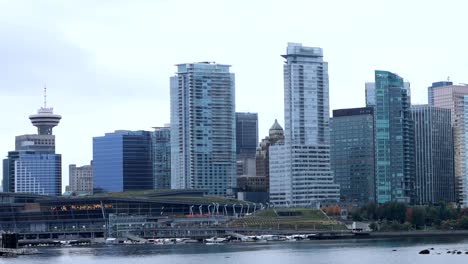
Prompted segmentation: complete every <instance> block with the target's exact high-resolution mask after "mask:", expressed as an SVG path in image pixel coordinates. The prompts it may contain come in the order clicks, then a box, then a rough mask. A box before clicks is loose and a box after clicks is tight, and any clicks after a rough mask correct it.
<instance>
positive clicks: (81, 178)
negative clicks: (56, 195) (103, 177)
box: [68, 161, 93, 194]
mask: <svg viewBox="0 0 468 264" xmlns="http://www.w3.org/2000/svg"><path fill="white" fill-rule="evenodd" d="M68 175H69V180H68V182H69V190H68V191H69V192H73V193H78V194H92V193H93V162H92V161H91V165H84V166H81V167H77V166H76V164H70V165H69V166H68Z"/></svg>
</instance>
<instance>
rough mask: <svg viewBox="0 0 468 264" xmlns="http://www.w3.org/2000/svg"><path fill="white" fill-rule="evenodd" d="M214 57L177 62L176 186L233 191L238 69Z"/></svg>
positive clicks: (173, 137)
mask: <svg viewBox="0 0 468 264" xmlns="http://www.w3.org/2000/svg"><path fill="white" fill-rule="evenodd" d="M229 68H230V66H229V65H223V64H216V63H210V62H200V63H186V64H178V65H177V73H176V76H173V77H171V79H170V83H171V160H172V167H171V188H172V189H205V190H208V193H209V194H210V195H221V196H225V195H233V189H234V188H235V186H236V119H235V101H234V98H235V88H234V74H233V73H230V72H229Z"/></svg>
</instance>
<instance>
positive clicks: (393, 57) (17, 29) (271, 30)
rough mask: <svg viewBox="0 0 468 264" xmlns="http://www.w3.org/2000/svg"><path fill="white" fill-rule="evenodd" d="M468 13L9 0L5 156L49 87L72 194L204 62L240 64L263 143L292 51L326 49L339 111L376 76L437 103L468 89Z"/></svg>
mask: <svg viewBox="0 0 468 264" xmlns="http://www.w3.org/2000/svg"><path fill="white" fill-rule="evenodd" d="M466 10H468V4H465V1H464V0H459V1H455V0H444V1H438V0H426V1H407V0H388V1H386V0H368V1H364V0H362V1H361V0H354V1H347V0H343V1H333V0H331V1H319V0H308V1H306V0H304V1H295V0H288V1H272V0H265V1H261V0H257V1H256V0H245V1H243V0H236V1H219V0H218V1H215V0H213V1H205V0H199V1H190V0H187V1H182V0H181V1H179V0H159V1H150V0H148V1H138V0H136V1H119V0H112V1H111V0H101V1H91V0H89V1H88V0H75V1H73V0H71V1H58V0H57V1H52V0H51V1H45V0H44V1H42V0H30V1H22V0H0V113H1V114H0V116H1V124H2V125H1V129H0V153H3V154H1V155H3V156H6V154H7V152H8V151H9V150H13V149H14V137H15V135H20V134H27V133H35V132H36V131H35V128H34V127H33V126H32V125H31V124H30V122H29V120H28V115H30V114H33V113H34V112H35V111H36V110H37V109H38V108H39V107H40V106H41V104H42V101H43V99H42V87H43V85H44V84H46V85H47V89H48V105H51V106H53V107H54V110H55V112H56V113H57V114H61V115H62V116H63V118H62V121H61V123H60V125H59V126H58V127H57V128H55V130H54V134H55V135H56V136H57V152H58V153H61V154H62V155H63V167H64V168H63V178H64V180H63V181H64V186H65V185H66V184H68V164H70V163H76V164H78V165H83V164H87V163H89V161H90V160H91V159H92V137H93V136H100V135H103V134H104V133H106V132H111V131H114V130H117V129H129V130H139V129H143V130H150V129H151V127H153V126H161V125H163V124H164V123H168V122H169V118H170V116H169V77H170V76H171V75H173V74H174V72H175V71H176V68H175V66H174V64H177V63H185V62H197V61H215V62H219V63H223V64H230V65H232V68H231V71H232V72H234V73H235V74H236V109H237V111H250V112H257V113H258V114H259V123H260V127H259V132H260V138H263V137H264V136H265V135H266V134H267V132H268V128H269V127H270V126H271V125H272V124H273V122H274V119H275V118H277V119H278V120H279V122H280V123H281V124H283V123H284V122H283V79H282V64H283V59H282V58H281V57H280V55H281V54H284V53H285V51H286V45H287V42H299V43H303V45H305V46H316V47H322V48H323V49H324V59H325V60H326V61H328V62H329V75H330V108H331V109H337V108H347V107H360V106H363V105H364V83H365V82H366V81H372V80H373V78H374V76H373V74H374V72H373V71H374V70H375V69H382V70H389V71H392V72H395V73H397V74H399V75H400V76H402V77H403V78H405V79H406V80H407V81H409V82H411V87H412V102H413V103H426V102H427V95H426V93H427V86H429V85H430V84H431V82H434V81H440V80H446V79H447V77H448V76H450V79H451V80H452V81H454V82H456V83H468V50H467V47H468V46H467V35H466V32H467V25H468V22H467V19H466ZM0 166H1V164H0ZM0 171H1V170H0Z"/></svg>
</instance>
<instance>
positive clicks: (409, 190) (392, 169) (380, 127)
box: [375, 71, 414, 203]
mask: <svg viewBox="0 0 468 264" xmlns="http://www.w3.org/2000/svg"><path fill="white" fill-rule="evenodd" d="M375 103H376V105H375V159H376V163H375V173H376V198H377V202H378V203H385V202H388V201H398V202H408V203H409V202H412V201H413V199H414V193H413V192H414V130H413V129H414V127H413V122H412V119H411V109H410V107H411V97H410V91H409V85H405V84H404V83H403V78H401V77H400V76H398V75H396V74H394V73H391V72H388V71H375Z"/></svg>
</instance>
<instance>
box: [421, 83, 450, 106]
mask: <svg viewBox="0 0 468 264" xmlns="http://www.w3.org/2000/svg"><path fill="white" fill-rule="evenodd" d="M451 85H453V82H450V81H441V82H433V83H432V85H431V86H429V87H427V103H428V104H429V105H431V106H434V89H437V88H438V87H444V86H451Z"/></svg>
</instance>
